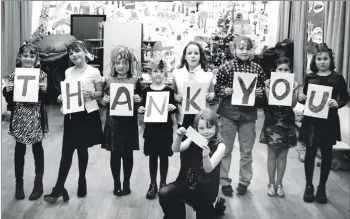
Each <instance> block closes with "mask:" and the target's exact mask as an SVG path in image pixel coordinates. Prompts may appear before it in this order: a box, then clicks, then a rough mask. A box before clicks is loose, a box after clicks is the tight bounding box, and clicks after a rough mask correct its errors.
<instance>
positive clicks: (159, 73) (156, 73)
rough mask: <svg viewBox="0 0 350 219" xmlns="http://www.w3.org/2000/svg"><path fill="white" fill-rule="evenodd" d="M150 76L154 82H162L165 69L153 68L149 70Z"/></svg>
mask: <svg viewBox="0 0 350 219" xmlns="http://www.w3.org/2000/svg"><path fill="white" fill-rule="evenodd" d="M151 77H152V80H153V82H155V83H156V84H161V83H163V80H164V77H165V70H160V69H155V70H152V72H151Z"/></svg>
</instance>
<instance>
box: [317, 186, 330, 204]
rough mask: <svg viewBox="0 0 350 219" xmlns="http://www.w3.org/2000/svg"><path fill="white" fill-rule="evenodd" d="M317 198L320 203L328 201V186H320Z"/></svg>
mask: <svg viewBox="0 0 350 219" xmlns="http://www.w3.org/2000/svg"><path fill="white" fill-rule="evenodd" d="M315 200H316V201H317V202H318V203H320V204H326V203H327V195H326V186H320V185H319V186H318V187H317V192H316V196H315Z"/></svg>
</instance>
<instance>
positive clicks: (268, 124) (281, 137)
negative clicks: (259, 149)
mask: <svg viewBox="0 0 350 219" xmlns="http://www.w3.org/2000/svg"><path fill="white" fill-rule="evenodd" d="M260 143H263V144H267V145H268V146H269V147H270V148H271V149H272V150H275V151H278V150H280V149H287V148H290V147H293V146H296V145H297V136H296V129H295V115H294V111H293V108H292V107H288V106H272V105H269V106H268V107H267V109H266V111H265V121H264V125H263V128H262V131H261V135H260Z"/></svg>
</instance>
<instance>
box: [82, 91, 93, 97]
mask: <svg viewBox="0 0 350 219" xmlns="http://www.w3.org/2000/svg"><path fill="white" fill-rule="evenodd" d="M94 93H95V91H84V90H83V97H84V98H93V97H94Z"/></svg>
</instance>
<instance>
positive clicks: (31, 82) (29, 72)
mask: <svg viewBox="0 0 350 219" xmlns="http://www.w3.org/2000/svg"><path fill="white" fill-rule="evenodd" d="M39 75H40V69H38V68H16V70H15V78H14V89H13V101H16V102H33V103H37V102H38V99H39Z"/></svg>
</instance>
